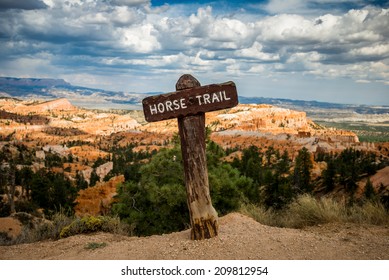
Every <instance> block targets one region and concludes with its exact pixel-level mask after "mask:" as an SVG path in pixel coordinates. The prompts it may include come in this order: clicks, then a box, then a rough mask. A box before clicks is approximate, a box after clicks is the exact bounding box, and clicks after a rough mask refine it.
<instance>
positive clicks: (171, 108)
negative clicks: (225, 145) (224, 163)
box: [142, 74, 238, 240]
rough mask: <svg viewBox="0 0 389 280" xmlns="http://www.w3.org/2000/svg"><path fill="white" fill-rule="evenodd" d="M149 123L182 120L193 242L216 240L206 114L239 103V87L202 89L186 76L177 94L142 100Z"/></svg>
mask: <svg viewBox="0 0 389 280" xmlns="http://www.w3.org/2000/svg"><path fill="white" fill-rule="evenodd" d="M142 103H143V112H144V114H145V119H146V120H147V121H148V122H154V121H160V120H166V119H171V118H177V119H178V128H179V134H180V139H181V152H182V159H183V163H184V172H185V185H186V192H187V203H188V208H189V216H190V224H191V239H192V240H201V239H207V238H212V237H214V236H217V234H218V221H217V212H216V210H215V209H214V208H213V206H212V201H211V196H210V192H209V183H208V169H207V162H206V153H205V112H210V111H216V110H221V109H226V108H231V107H234V106H236V105H237V104H238V96H237V91H236V87H235V84H234V83H233V82H227V83H224V84H213V85H208V86H201V85H200V82H199V81H198V80H197V79H196V78H194V77H193V76H191V75H188V74H185V75H183V76H181V77H180V78H179V80H178V81H177V84H176V92H172V93H167V94H162V95H159V96H150V97H147V98H145V99H143V101H142Z"/></svg>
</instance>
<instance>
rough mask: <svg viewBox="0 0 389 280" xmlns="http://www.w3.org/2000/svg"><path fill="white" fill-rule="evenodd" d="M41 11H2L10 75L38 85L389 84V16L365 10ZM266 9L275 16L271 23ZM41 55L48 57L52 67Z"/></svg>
mask: <svg viewBox="0 0 389 280" xmlns="http://www.w3.org/2000/svg"><path fill="white" fill-rule="evenodd" d="M44 2H45V4H46V5H47V8H46V9H40V10H33V11H29V10H7V11H6V12H4V11H3V12H1V11H0V26H2V28H1V29H0V43H1V44H2V47H3V48H1V49H0V66H1V68H2V69H5V70H2V71H3V72H4V71H8V70H7V67H5V66H9V65H11V64H12V61H15V62H17V63H16V65H17V67H22V66H21V64H20V62H21V61H23V62H26V63H27V64H26V65H28V67H27V68H25V69H24V70H23V73H25V74H26V73H27V72H28V71H30V73H31V74H30V75H31V76H33V75H35V73H43V72H44V69H45V67H47V69H50V72H51V73H60V71H63V72H64V73H71V72H73V71H80V72H81V71H83V72H85V71H87V73H86V74H87V75H91V76H93V73H95V75H96V76H99V77H100V76H102V75H103V74H102V73H105V75H106V76H110V75H112V76H114V77H116V76H118V75H119V74H120V75H125V74H126V73H131V75H136V76H139V77H143V76H148V75H151V76H152V75H156V76H158V75H159V74H161V73H164V74H167V75H170V74H172V75H173V74H175V73H181V72H186V71H193V72H195V73H202V74H204V77H207V78H210V77H217V78H219V77H223V75H224V76H230V78H229V79H232V78H234V77H236V78H239V79H241V78H242V77H245V75H247V76H249V77H253V76H255V75H256V74H258V73H260V74H263V75H266V76H268V77H272V78H274V79H280V77H281V76H282V75H286V74H288V73H300V74H301V75H309V76H312V77H316V78H331V79H333V80H336V79H339V78H346V79H350V80H352V81H355V82H357V81H358V82H361V81H370V82H371V84H375V83H377V82H380V83H382V84H385V83H387V82H388V79H389V77H388V72H389V71H388V69H387V67H388V64H389V61H388V60H389V29H388V26H389V9H382V8H380V7H374V6H368V7H365V8H355V9H351V10H348V11H343V12H341V10H342V9H344V8H342V9H339V10H337V9H336V10H331V9H324V10H320V9H321V8H322V7H323V6H331V7H338V6H339V5H338V4H337V3H338V2H337V1H335V0H316V1H314V2H310V1H303V0H293V1H280V0H273V1H268V2H267V4H266V5H263V4H262V5H261V6H260V8H262V14H258V13H252V12H247V11H248V10H245V9H236V10H234V13H231V14H228V13H226V12H224V11H223V10H221V8H220V6H219V5H215V4H212V3H211V2H210V3H209V5H201V4H193V3H192V4H190V5H187V4H180V5H175V4H166V5H162V6H152V3H151V1H149V0H136V1H126V0H111V1H109V0H106V1H100V0H69V1H62V0H45V1H44ZM167 2H168V1H167ZM308 2H310V3H308ZM362 2H363V1H362V0H361V1H359V2H358V5H362V4H360V3H362ZM242 3H243V2H242ZM350 3H351V2H350ZM343 4H344V5H340V6H342V7H343V6H345V5H349V2H347V1H343ZM211 5H212V6H211ZM240 5H242V6H243V7H244V5H245V4H240ZM337 5H338V6H337ZM194 7H195V9H194ZM257 7H258V6H257ZM263 9H265V10H267V11H271V13H272V14H267V15H264V14H263ZM193 11H194V12H193ZM312 11H313V12H312ZM42 53H47V54H50V55H51V57H49V58H48V60H47V61H46V63H43V61H42V59H41V57H42ZM16 58H17V59H16ZM34 65H35V66H34ZM39 65H42V66H44V67H42V68H40V67H39ZM15 67H16V66H15ZM38 68H39V69H38ZM14 69H15V68H14ZM27 69H30V70H27ZM38 70H39V71H38ZM10 72H11V70H10ZM50 72H48V74H50ZM81 74H82V73H80V76H78V77H83V76H82V75H81ZM69 77H74V79H75V77H77V76H76V74H75V75H74V76H69ZM85 77H86V76H85ZM281 78H282V77H281ZM80 79H81V78H80ZM80 79H78V80H76V81H77V82H78V81H79V80H80ZM88 79H89V78H88ZM242 79H243V78H242ZM98 80H99V79H96V80H93V79H89V80H88V81H90V82H88V84H89V83H93V82H95V81H98ZM107 81H109V79H107ZM140 81H142V80H140ZM112 83H113V85H112V86H114V87H117V84H114V82H112ZM104 86H105V87H106V85H105V84H104ZM148 86H149V85H148Z"/></svg>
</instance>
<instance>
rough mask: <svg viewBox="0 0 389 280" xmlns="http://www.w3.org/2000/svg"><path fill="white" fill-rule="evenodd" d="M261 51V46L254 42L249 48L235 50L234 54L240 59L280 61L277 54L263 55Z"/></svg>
mask: <svg viewBox="0 0 389 280" xmlns="http://www.w3.org/2000/svg"><path fill="white" fill-rule="evenodd" d="M262 49H263V46H262V44H260V43H258V42H254V44H253V45H252V46H251V47H250V48H246V49H240V50H237V51H235V54H236V55H237V56H240V57H245V58H252V59H258V60H260V61H278V60H279V59H280V56H279V54H271V53H264V52H262Z"/></svg>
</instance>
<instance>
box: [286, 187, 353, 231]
mask: <svg viewBox="0 0 389 280" xmlns="http://www.w3.org/2000/svg"><path fill="white" fill-rule="evenodd" d="M345 214H346V209H345V207H344V205H342V204H340V203H338V202H336V201H335V200H333V199H331V198H325V197H323V198H321V199H316V198H314V197H312V196H310V195H307V194H303V195H301V196H298V197H297V198H296V199H295V200H294V201H293V202H292V203H290V204H289V205H288V207H287V208H286V209H285V215H284V216H283V220H284V221H283V224H284V225H285V226H287V227H293V228H302V227H304V226H313V225H318V224H323V223H328V222H339V221H342V220H343V219H344V217H345Z"/></svg>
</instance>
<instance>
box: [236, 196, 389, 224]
mask: <svg viewBox="0 0 389 280" xmlns="http://www.w3.org/2000/svg"><path fill="white" fill-rule="evenodd" d="M240 211H241V212H242V213H243V214H246V215H248V216H250V217H252V218H254V219H255V220H256V221H258V222H260V223H262V224H266V225H270V226H277V227H290V228H303V227H305V226H314V225H318V224H324V223H333V222H342V223H360V224H374V225H384V226H388V225H389V215H388V214H389V213H388V211H387V210H386V209H385V207H384V206H383V204H381V203H380V202H372V201H366V202H364V203H362V204H354V205H351V206H347V205H346V204H345V203H344V202H338V201H336V200H335V199H333V198H330V197H323V198H320V199H316V198H314V197H313V196H311V195H308V194H304V195H300V196H298V197H297V198H296V199H295V200H294V201H293V202H291V203H290V204H288V205H287V206H286V207H285V208H284V209H282V210H274V209H266V208H264V206H261V205H253V204H249V205H243V206H242V207H241V210H240Z"/></svg>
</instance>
